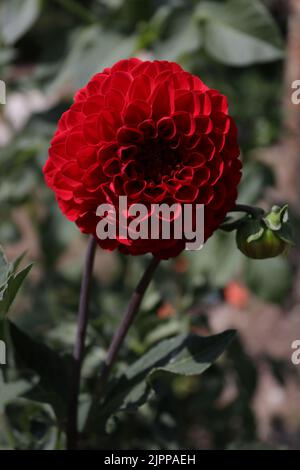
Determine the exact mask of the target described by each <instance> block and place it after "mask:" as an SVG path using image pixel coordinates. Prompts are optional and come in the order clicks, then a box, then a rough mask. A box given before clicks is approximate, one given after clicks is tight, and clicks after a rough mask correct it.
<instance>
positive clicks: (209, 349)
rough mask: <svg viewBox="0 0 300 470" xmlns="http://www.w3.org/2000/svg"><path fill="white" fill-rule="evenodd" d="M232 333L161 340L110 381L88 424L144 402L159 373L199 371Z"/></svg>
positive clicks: (217, 353) (132, 408)
mask: <svg viewBox="0 0 300 470" xmlns="http://www.w3.org/2000/svg"><path fill="white" fill-rule="evenodd" d="M234 334H235V332H234V331H233V330H228V331H225V332H223V333H220V334H218V335H214V336H210V337H201V336H197V335H193V334H189V335H186V334H182V335H178V336H175V337H174V338H171V339H167V340H164V341H161V342H160V343H159V344H157V345H155V346H154V347H152V348H151V349H150V350H149V351H148V352H147V353H146V354H144V355H143V356H142V357H141V358H140V359H138V360H137V361H136V362H135V363H134V364H132V365H131V366H129V367H128V368H127V369H126V371H125V372H124V374H123V375H122V376H121V377H119V378H118V379H114V380H113V381H111V382H110V383H109V385H108V388H107V393H106V398H105V399H104V402H103V403H102V404H101V406H100V407H99V409H98V412H96V413H94V414H93V416H92V421H91V422H90V423H89V424H90V425H96V426H97V425H104V423H105V420H106V419H108V418H109V417H110V416H111V415H112V414H114V413H116V412H118V411H129V410H130V411H132V410H134V409H137V408H138V407H139V406H141V405H142V404H144V403H145V402H146V401H147V400H148V398H149V394H150V393H151V392H152V388H151V382H152V380H153V378H154V376H155V375H156V374H158V373H170V374H179V375H198V374H202V373H203V372H204V371H205V370H206V369H207V368H208V367H210V366H211V365H212V364H213V363H214V362H215V361H216V360H217V359H218V357H219V356H220V355H221V354H222V353H223V352H224V350H225V349H226V348H227V346H228V345H229V344H230V342H231V341H232V339H233V337H234ZM91 423H92V424H91Z"/></svg>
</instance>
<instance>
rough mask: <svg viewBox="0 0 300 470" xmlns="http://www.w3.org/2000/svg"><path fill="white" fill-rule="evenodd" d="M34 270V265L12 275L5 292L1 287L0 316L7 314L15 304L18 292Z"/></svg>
mask: <svg viewBox="0 0 300 470" xmlns="http://www.w3.org/2000/svg"><path fill="white" fill-rule="evenodd" d="M31 268H32V264H29V265H28V266H26V268H24V269H22V270H21V271H19V272H18V273H17V274H15V273H12V274H11V275H10V276H9V278H8V280H7V284H6V285H5V288H4V289H3V291H2V290H1V287H0V314H6V313H7V312H8V310H9V308H10V306H11V304H12V303H13V301H14V299H15V297H16V295H17V293H18V290H19V289H20V287H21V285H22V284H23V282H24V280H25V278H26V276H27V274H28V273H29V271H30V270H31Z"/></svg>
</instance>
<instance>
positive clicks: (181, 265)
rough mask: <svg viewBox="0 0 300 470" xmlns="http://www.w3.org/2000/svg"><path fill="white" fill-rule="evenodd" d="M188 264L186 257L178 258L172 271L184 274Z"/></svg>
mask: <svg viewBox="0 0 300 470" xmlns="http://www.w3.org/2000/svg"><path fill="white" fill-rule="evenodd" d="M188 267H189V263H188V260H187V259H186V257H184V256H178V258H176V260H175V262H174V271H176V272H177V273H185V272H186V271H187V270H188Z"/></svg>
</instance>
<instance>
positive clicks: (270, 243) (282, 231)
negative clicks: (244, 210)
mask: <svg viewBox="0 0 300 470" xmlns="http://www.w3.org/2000/svg"><path fill="white" fill-rule="evenodd" d="M236 242H237V246H238V248H239V249H240V251H241V252H242V253H244V255H246V256H248V257H249V258H254V259H266V258H273V257H275V256H278V255H281V254H282V253H284V252H286V251H287V250H288V248H289V246H290V245H293V244H294V243H293V240H292V234H291V226H290V224H289V222H288V206H287V205H285V206H283V207H281V208H280V207H279V206H274V207H272V209H271V212H269V214H267V215H266V216H265V217H260V218H259V217H257V218H256V217H253V216H249V217H247V218H246V219H244V221H243V222H242V223H241V224H240V226H239V228H238V229H237V232H236Z"/></svg>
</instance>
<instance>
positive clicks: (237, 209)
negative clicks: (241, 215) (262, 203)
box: [229, 204, 265, 217]
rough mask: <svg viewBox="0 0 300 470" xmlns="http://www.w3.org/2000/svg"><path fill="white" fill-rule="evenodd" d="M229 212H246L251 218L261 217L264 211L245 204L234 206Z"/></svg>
mask: <svg viewBox="0 0 300 470" xmlns="http://www.w3.org/2000/svg"><path fill="white" fill-rule="evenodd" d="M229 212H246V213H247V214H250V215H252V216H253V217H263V216H264V215H265V211H264V210H263V209H261V208H260V207H255V206H249V205H247V204H236V205H235V206H234V207H233V208H232V209H231V210H230V211H229Z"/></svg>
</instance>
